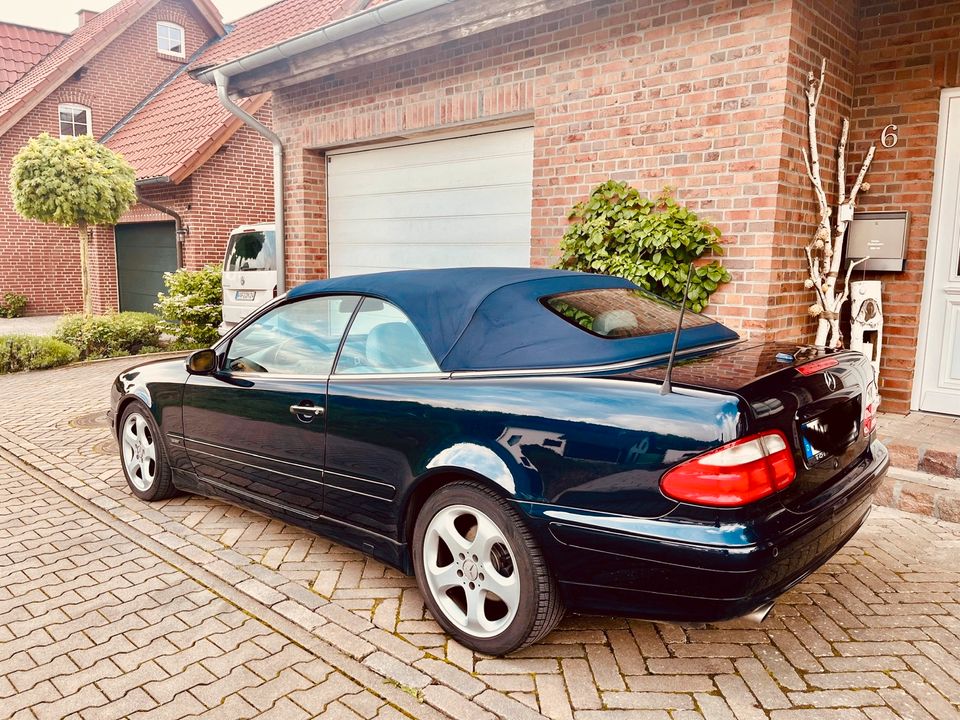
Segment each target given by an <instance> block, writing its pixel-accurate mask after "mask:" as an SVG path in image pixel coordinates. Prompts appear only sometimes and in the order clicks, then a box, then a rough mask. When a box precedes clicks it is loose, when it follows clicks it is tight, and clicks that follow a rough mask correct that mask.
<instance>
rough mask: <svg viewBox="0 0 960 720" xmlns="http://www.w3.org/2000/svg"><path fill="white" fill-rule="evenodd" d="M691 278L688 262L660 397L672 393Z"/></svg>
mask: <svg viewBox="0 0 960 720" xmlns="http://www.w3.org/2000/svg"><path fill="white" fill-rule="evenodd" d="M692 276H693V260H691V261H690V267H689V268H688V269H687V283H686V285H684V287H683V300H681V302H680V319H679V320H677V329H676V330H674V332H673V347H672V348H670V357H669V359H668V360H667V374H666V376H665V377H664V378H663V385H661V386H660V394H661V395H669V394H670V393H671V392H673V386H672V385H671V384H670V376H671V375H672V374H673V363H674V361H675V360H676V359H677V345H679V344H680V331H681V330H682V329H683V315H684V313H685V312H686V310H687V294H688V293H689V292H690V278H691V277H692Z"/></svg>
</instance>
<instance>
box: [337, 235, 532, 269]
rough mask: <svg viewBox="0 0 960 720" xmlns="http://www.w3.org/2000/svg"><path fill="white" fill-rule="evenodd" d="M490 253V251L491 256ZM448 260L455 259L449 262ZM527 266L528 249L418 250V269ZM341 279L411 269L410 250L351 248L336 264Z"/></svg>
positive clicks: (436, 246) (451, 246) (446, 246)
mask: <svg viewBox="0 0 960 720" xmlns="http://www.w3.org/2000/svg"><path fill="white" fill-rule="evenodd" d="M491 251H493V252H492V253H491ZM451 258H455V259H454V260H451ZM529 264H530V248H529V247H526V246H518V245H515V244H509V243H504V244H502V245H497V244H493V243H491V244H488V245H483V246H477V245H474V246H470V245H464V244H462V243H455V242H449V243H432V244H430V245H426V244H425V245H423V246H421V247H419V248H418V249H417V267H418V268H446V267H476V266H488V267H524V266H526V265H529ZM338 266H339V268H340V269H341V272H340V274H341V275H357V274H360V273H365V272H381V271H387V270H406V269H409V268H410V249H409V248H408V247H398V246H396V245H378V244H373V243H371V244H367V245H359V246H355V247H352V248H351V252H348V253H347V254H345V255H343V256H342V257H341V259H340V261H339V264H338Z"/></svg>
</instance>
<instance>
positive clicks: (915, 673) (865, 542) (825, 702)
mask: <svg viewBox="0 0 960 720" xmlns="http://www.w3.org/2000/svg"><path fill="white" fill-rule="evenodd" d="M126 364H129V360H126V361H112V362H108V363H101V364H95V365H88V366H84V367H78V368H69V369H60V370H53V371H48V372H44V373H33V374H28V375H21V376H7V377H2V378H0V448H3V449H4V450H6V451H8V452H10V453H14V454H16V455H18V456H19V457H20V458H22V459H23V460H24V461H26V462H27V463H29V464H30V465H31V466H32V467H33V468H35V469H37V470H39V471H42V473H44V477H45V478H47V482H55V483H57V484H58V486H61V487H64V488H67V489H68V490H67V491H68V492H72V493H75V494H76V496H77V498H78V500H82V499H83V498H88V499H89V501H91V502H92V503H93V504H95V507H94V509H95V510H97V511H99V512H103V513H104V514H105V515H107V514H108V515H109V517H110V518H112V520H113V521H114V522H117V523H121V524H122V525H123V526H124V527H128V528H130V529H131V531H135V532H137V533H142V534H144V535H145V536H149V537H150V539H151V542H154V543H156V544H157V545H158V547H159V548H160V549H161V550H162V551H163V552H160V553H158V554H159V555H160V556H161V558H160V559H158V560H157V562H162V561H163V560H168V561H169V562H171V563H173V564H174V565H178V566H182V565H183V564H185V563H187V564H195V565H196V566H197V567H201V568H202V569H203V571H204V572H207V573H210V574H211V576H212V577H215V578H217V579H218V580H219V581H220V582H222V583H223V585H224V587H228V588H230V590H231V591H232V592H234V593H235V595H236V597H233V598H232V601H233V602H234V604H235V605H238V606H240V607H244V609H246V607H245V603H251V604H252V605H250V607H253V608H254V609H253V610H248V612H251V614H253V615H254V617H261V616H262V614H263V613H264V612H269V613H273V614H275V615H276V616H277V617H279V618H280V620H282V621H283V622H286V623H288V624H289V625H290V626H291V627H292V628H296V629H298V630H299V631H300V632H304V633H308V634H309V635H310V637H312V638H314V639H315V640H316V642H317V643H319V644H320V645H318V648H319V649H318V650H317V653H318V654H319V655H320V656H321V657H324V654H323V651H322V650H323V648H328V649H329V650H330V652H334V653H339V655H337V657H342V658H345V659H344V660H342V661H335V662H331V661H330V660H329V659H326V658H325V661H326V662H328V664H329V665H330V666H331V668H333V669H332V670H331V672H338V673H343V675H344V680H345V681H350V680H349V678H356V679H358V680H359V681H360V682H361V684H366V685H369V686H370V687H371V688H372V689H373V690H374V692H375V695H371V697H375V698H378V701H379V702H381V706H380V707H378V708H376V709H375V710H376V711H380V712H385V711H387V710H390V711H392V706H390V705H382V703H383V702H384V700H385V699H386V698H388V697H389V698H390V701H391V703H393V705H395V706H396V707H397V708H399V709H401V710H403V712H406V713H409V714H412V715H417V716H426V715H431V714H433V715H435V714H436V711H441V712H443V713H446V714H449V715H452V716H455V717H460V718H470V719H471V720H472V719H473V718H475V717H476V718H481V717H490V715H491V714H493V715H498V716H502V717H510V718H519V717H525V716H536V715H537V713H542V714H544V715H546V716H549V717H553V718H571V717H576V718H578V719H580V718H583V719H586V720H591V719H593V718H623V719H624V720H626V719H627V718H655V719H657V720H669V719H670V718H673V719H674V720H692V719H694V718H701V717H706V718H733V717H738V718H767V717H769V718H773V719H774V720H796V719H801V718H810V719H811V720H812V719H814V718H816V719H824V720H831V719H832V718H844V719H846V718H851V719H855V718H859V719H863V718H871V719H872V720H885V719H887V718H896V717H905V718H915V719H916V720H926V719H928V718H936V720H951V719H954V718H955V719H957V720H960V712H958V707H960V526H956V525H951V524H948V523H942V522H937V521H934V520H930V519H927V518H923V517H919V516H911V515H907V514H903V513H899V512H896V511H892V510H885V509H881V508H878V509H877V510H876V511H875V513H874V515H873V517H872V518H871V519H870V521H869V522H868V524H867V526H865V527H864V529H863V530H862V531H861V532H860V533H859V534H858V535H857V536H856V537H855V538H854V540H853V541H852V542H851V543H850V544H849V545H848V546H847V547H846V548H845V549H844V550H843V551H842V552H841V553H840V554H839V555H838V556H837V557H836V558H834V559H833V560H832V561H831V562H830V563H828V564H827V565H826V566H825V567H824V568H822V569H821V570H820V571H819V572H817V573H815V574H814V575H812V576H811V577H810V578H809V579H807V581H805V582H804V583H802V584H801V585H800V586H798V587H797V588H796V589H794V590H793V591H791V592H790V593H789V594H788V595H787V596H785V597H784V598H783V599H781V600H780V601H779V602H778V603H777V605H776V608H775V610H774V612H773V614H772V615H771V616H770V617H769V618H768V619H767V620H766V621H765V622H764V623H763V625H762V626H760V627H757V626H751V625H747V624H742V623H725V624H722V625H709V626H676V625H668V624H654V623H647V622H641V621H633V620H624V619H621V618H590V617H568V618H567V619H566V620H565V621H564V622H563V623H562V624H561V625H560V627H559V628H558V629H557V630H556V631H555V632H553V633H552V634H551V635H550V636H549V637H548V638H547V639H546V640H545V641H544V642H542V643H540V644H538V645H536V646H534V647H531V648H527V649H525V650H523V651H521V652H519V653H515V654H514V655H512V656H511V657H509V658H505V659H492V658H487V657H483V656H479V655H475V654H474V653H472V652H470V651H468V650H466V649H465V648H463V647H462V646H460V645H458V644H456V643H454V642H452V641H448V640H447V639H446V638H445V636H443V635H442V633H440V631H439V627H438V626H437V625H436V624H435V623H434V622H433V620H432V619H431V618H430V617H429V615H428V614H427V613H426V612H425V610H424V606H423V603H422V601H421V599H420V597H419V595H418V593H417V591H416V589H415V586H414V583H413V581H412V579H410V578H407V577H404V576H402V575H401V574H399V573H397V572H395V571H393V570H391V569H389V568H386V567H385V566H383V565H382V564H380V563H378V562H376V561H373V560H370V559H367V558H365V557H364V556H363V555H361V554H359V553H357V552H354V551H352V550H349V549H346V548H343V547H341V546H338V545H336V544H333V543H331V542H329V541H326V540H324V539H323V538H320V537H317V536H315V535H311V534H309V533H307V532H305V531H302V530H300V529H298V528H295V527H291V526H287V525H284V524H283V523H280V522H277V521H272V520H269V519H266V518H264V517H262V516H259V515H257V514H254V513H250V512H246V511H243V510H240V509H238V508H235V507H232V506H229V505H226V504H223V503H220V502H214V501H210V500H206V499H203V498H198V497H183V498H177V499H175V500H173V501H170V502H167V503H163V504H155V505H147V504H145V503H142V502H140V501H138V500H136V499H135V498H133V497H132V496H131V495H130V494H129V493H128V492H127V491H126V486H125V482H124V480H123V476H122V473H121V471H120V468H119V464H118V462H117V459H116V456H115V454H114V452H115V451H114V450H113V448H112V444H111V440H110V439H109V433H108V431H107V429H106V427H105V425H104V424H103V412H104V411H105V410H106V405H107V402H108V400H107V393H108V389H109V383H110V380H111V378H112V377H113V376H114V375H115V374H116V372H117V371H119V370H120V369H121V368H122V367H124V366H125V365H126ZM91 507H93V506H91ZM0 552H3V550H2V547H0ZM3 557H4V558H6V556H3ZM2 562H7V560H6V559H4V560H0V563H2ZM131 569H132V568H131ZM133 572H139V570H137V571H133ZM121 574H123V572H122V571H121ZM161 574H162V573H161ZM77 592H79V591H77ZM224 592H226V591H224ZM2 593H3V591H2V590H0V603H2V602H3V601H4V600H3V598H4V596H3V595H2ZM185 594H186V595H190V592H185ZM132 600H133V599H132V598H131V601H132ZM195 604H196V603H195ZM230 607H233V606H230ZM27 612H30V611H29V609H28V610H27ZM223 612H224V613H225V614H227V615H228V616H229V614H230V613H231V612H233V610H230V609H228V608H226V607H225V608H224V611H223ZM258 612H259V613H261V614H260V615H258V614H257V613H258ZM198 614H199V613H198ZM31 615H32V613H31ZM188 617H189V616H188ZM209 617H210V618H211V619H216V620H219V613H217V614H212V615H210V616H209ZM181 620H182V618H181ZM2 622H3V621H2V620H0V623H2ZM161 622H162V618H159V616H158V619H156V620H147V623H146V624H147V625H153V624H154V623H156V626H157V627H158V628H159V627H160V626H161ZM224 624H225V625H226V624H227V622H226V621H224ZM270 624H271V625H272V626H274V627H276V625H275V624H274V621H271V622H270ZM11 632H12V630H11ZM219 632H222V630H220V631H219ZM214 634H216V633H214ZM158 637H160V638H163V637H164V636H163V635H160V636H158ZM167 639H168V638H167ZM91 641H93V640H92V639H91ZM8 642H9V641H8V639H7V637H6V636H5V635H4V631H2V630H0V657H2V656H4V655H5V654H8V653H7V651H6V645H7V643H8ZM156 642H161V640H157V641H156ZM211 642H212V639H211ZM251 642H255V641H251ZM214 644H215V643H214ZM0 662H2V661H0ZM158 662H159V661H158ZM351 663H352V664H351ZM118 667H119V665H118ZM160 667H161V668H162V666H160ZM120 669H122V668H120ZM290 669H292V670H293V671H294V672H297V669H296V667H292V668H290ZM4 675H7V669H6V668H5V666H3V665H0V676H4ZM258 677H260V678H261V679H264V680H265V679H266V678H264V677H263V676H262V675H258ZM303 677H307V676H303ZM364 678H367V679H366V680H364ZM370 678H375V679H374V680H371V679H370ZM7 680H8V681H9V677H7ZM51 682H52V681H51ZM207 682H209V681H207ZM351 682H352V681H351ZM5 687H6V686H5V685H3V684H2V681H0V695H3V693H4V688H5ZM14 687H15V686H14ZM54 687H55V684H54ZM391 689H392V690H395V691H396V692H397V693H398V694H397V695H393V696H391V695H390V690H391ZM100 692H103V690H102V689H101V690H100ZM148 694H149V693H148ZM240 697H241V699H244V696H243V694H242V693H241V694H240ZM291 697H292V696H291ZM404 700H409V701H410V702H404ZM370 704H371V706H372V705H373V701H371V703H370ZM3 707H4V706H3V705H2V704H0V708H3ZM224 707H225V706H224ZM343 709H344V710H346V707H345V706H344V708H343ZM2 712H3V710H2V709H0V714H2ZM371 712H373V711H371ZM182 714H184V715H187V714H189V711H185V712H183V713H182ZM227 714H229V713H227ZM361 714H369V713H361Z"/></svg>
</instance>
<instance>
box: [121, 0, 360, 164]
mask: <svg viewBox="0 0 960 720" xmlns="http://www.w3.org/2000/svg"><path fill="white" fill-rule="evenodd" d="M356 7H357V0H280V2H277V3H274V4H273V5H269V6H267V7H265V8H263V9H262V10H259V11H257V12H254V13H251V14H250V15H246V16H244V17H242V18H240V19H239V20H237V21H236V22H235V23H234V24H233V26H232V27H231V28H230V31H229V32H228V33H227V35H225V36H224V37H223V38H221V39H220V40H218V41H217V42H215V43H213V44H211V45H210V46H209V47H207V48H206V49H204V50H203V51H201V52H200V53H199V54H198V56H197V57H196V58H195V59H193V60H191V61H190V63H189V64H188V65H187V66H186V67H185V68H184V70H185V71H181V73H180V74H179V75H178V76H177V77H175V78H174V79H173V80H172V81H171V82H169V83H168V84H167V85H165V86H164V87H162V88H160V90H159V91H158V92H156V93H155V94H154V95H153V96H152V97H150V98H149V99H148V100H147V101H146V102H144V103H143V105H142V106H141V107H140V108H138V109H137V110H136V111H135V112H133V113H132V114H131V115H130V116H129V117H128V118H126V119H125V120H124V121H122V123H120V124H119V125H118V126H117V127H115V128H114V129H112V130H111V131H110V132H108V133H107V134H106V136H105V142H106V144H107V145H108V146H109V147H110V148H112V149H113V150H116V151H118V152H120V153H122V154H123V156H124V157H125V158H126V159H127V161H128V162H129V163H130V164H131V165H133V167H134V168H135V169H136V171H137V178H138V180H139V181H141V182H142V181H145V180H163V181H168V182H172V183H180V182H182V181H183V180H185V179H186V178H187V177H189V176H190V175H191V174H192V173H193V172H194V171H195V170H196V169H197V168H198V167H200V165H201V164H202V163H203V162H205V161H206V160H207V159H208V158H209V157H210V156H211V155H212V154H213V153H215V152H216V151H217V150H218V149H219V148H220V147H221V146H222V145H223V144H224V143H226V142H227V140H229V139H230V137H231V136H232V135H233V133H235V132H236V131H237V130H238V129H239V128H240V127H241V125H242V121H241V120H240V119H239V118H237V117H236V116H234V115H233V114H231V113H230V112H229V111H228V110H227V109H226V108H225V107H223V105H221V104H220V101H219V100H218V99H217V91H216V88H214V87H211V86H210V85H205V84H202V83H200V82H197V81H196V80H194V79H193V78H192V77H190V75H189V74H188V73H189V72H193V71H194V70H195V69H197V68H199V67H209V66H211V65H217V64H219V63H221V62H226V61H228V60H231V59H234V58H237V57H240V56H242V55H245V54H246V53H249V52H251V51H252V50H255V49H257V48H259V47H261V46H262V45H263V44H265V43H266V44H270V43H273V42H280V41H281V40H285V39H287V38H290V37H293V36H295V35H298V34H300V33H303V32H305V31H306V30H309V29H312V28H315V27H319V26H321V25H324V24H326V23H328V22H330V21H331V20H332V19H334V18H336V17H338V16H340V15H341V14H342V13H345V12H350V11H352V10H353V9H355V8H356ZM268 98H269V95H268V94H261V95H258V96H254V97H252V98H245V99H244V100H242V101H241V102H240V105H241V107H243V108H244V109H245V110H246V111H247V112H249V113H255V112H256V111H257V110H259V109H260V108H261V107H262V106H263V105H264V103H265V102H266V101H267V99H268Z"/></svg>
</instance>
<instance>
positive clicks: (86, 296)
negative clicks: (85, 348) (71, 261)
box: [77, 222, 93, 315]
mask: <svg viewBox="0 0 960 720" xmlns="http://www.w3.org/2000/svg"><path fill="white" fill-rule="evenodd" d="M77 230H78V231H79V233H80V293H81V294H82V295H83V313H84V315H92V314H93V297H92V296H91V295H90V257H89V252H88V247H87V246H88V245H89V233H88V231H87V224H86V223H85V222H81V223H80V224H79V225H77Z"/></svg>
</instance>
